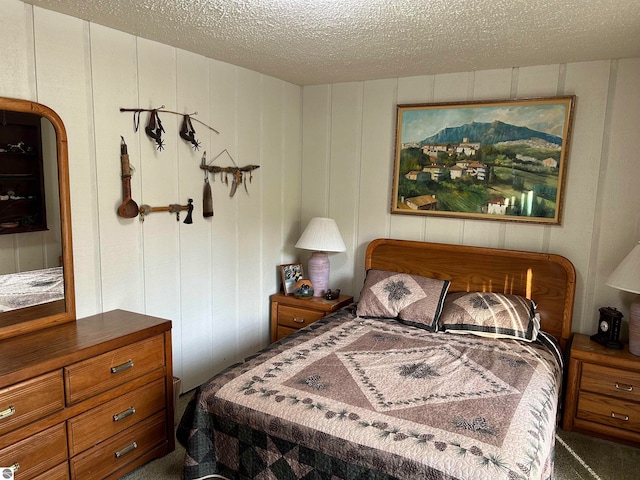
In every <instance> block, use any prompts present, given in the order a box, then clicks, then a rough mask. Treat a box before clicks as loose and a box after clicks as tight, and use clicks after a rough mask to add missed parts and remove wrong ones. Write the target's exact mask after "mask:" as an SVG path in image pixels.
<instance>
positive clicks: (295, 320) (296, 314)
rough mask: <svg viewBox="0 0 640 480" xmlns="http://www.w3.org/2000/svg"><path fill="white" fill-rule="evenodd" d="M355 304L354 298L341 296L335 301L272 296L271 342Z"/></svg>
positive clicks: (317, 298) (321, 298)
mask: <svg viewBox="0 0 640 480" xmlns="http://www.w3.org/2000/svg"><path fill="white" fill-rule="evenodd" d="M350 303H353V297H351V296H348V295H340V296H339V297H338V298H337V299H335V300H325V299H324V297H311V298H296V297H294V296H293V295H285V294H284V293H282V292H280V293H275V294H273V295H271V342H272V343H273V342H275V341H276V340H280V339H281V338H284V337H286V336H287V335H291V334H292V333H295V332H297V331H298V330H300V329H301V328H302V327H306V326H307V325H310V324H312V323H313V322H315V321H317V320H320V319H321V318H322V317H324V316H326V315H329V314H330V313H332V312H335V311H336V310H338V309H339V308H342V307H346V306H347V305H349V304H350Z"/></svg>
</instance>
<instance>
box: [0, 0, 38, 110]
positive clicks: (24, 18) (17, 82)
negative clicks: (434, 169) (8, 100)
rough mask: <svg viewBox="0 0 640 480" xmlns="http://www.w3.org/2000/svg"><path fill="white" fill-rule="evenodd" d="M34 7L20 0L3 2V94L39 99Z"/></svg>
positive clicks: (0, 7) (0, 44)
mask: <svg viewBox="0 0 640 480" xmlns="http://www.w3.org/2000/svg"><path fill="white" fill-rule="evenodd" d="M33 10H34V7H32V6H31V5H28V4H26V3H22V2H19V1H18V0H3V1H2V2H0V18H1V19H2V28H0V56H1V58H2V68H1V69H0V85H2V96H3V97H15V98H24V99H27V100H36V95H37V92H36V85H37V84H36V71H35V58H34V56H33V54H34V45H33Z"/></svg>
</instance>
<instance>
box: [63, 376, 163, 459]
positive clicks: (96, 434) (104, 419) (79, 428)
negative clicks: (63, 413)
mask: <svg viewBox="0 0 640 480" xmlns="http://www.w3.org/2000/svg"><path fill="white" fill-rule="evenodd" d="M164 407H165V391H164V378H159V379H158V380H156V381H154V382H152V383H149V384H147V385H145V386H144V387H141V388H138V389H136V390H133V391H132V392H129V393H127V394H125V395H122V396H121V397H118V398H115V399H113V400H111V401H110V402H107V403H105V404H103V405H100V406H99V407H96V408H94V409H92V410H89V411H88V412H85V413H83V414H81V415H78V416H76V417H73V418H71V419H69V422H68V424H67V426H68V430H69V455H71V456H73V455H76V454H78V453H80V452H82V451H83V450H86V449H87V448H89V447H92V446H93V445H95V444H97V443H99V442H101V441H102V440H104V439H105V438H108V437H110V436H112V435H115V434H116V433H119V432H121V431H123V430H125V429H127V428H129V427H130V426H132V425H133V424H135V423H137V422H139V421H140V420H143V419H145V418H147V417H149V416H151V415H153V414H154V413H156V412H159V411H160V410H163V409H164Z"/></svg>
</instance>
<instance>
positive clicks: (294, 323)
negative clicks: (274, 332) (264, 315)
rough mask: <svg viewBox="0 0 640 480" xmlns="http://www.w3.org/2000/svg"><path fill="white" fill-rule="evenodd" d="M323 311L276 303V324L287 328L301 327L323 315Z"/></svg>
mask: <svg viewBox="0 0 640 480" xmlns="http://www.w3.org/2000/svg"><path fill="white" fill-rule="evenodd" d="M324 315H325V314H324V312H318V311H317V310H307V309H304V308H294V307H288V306H286V305H278V325H279V326H285V327H289V328H295V329H298V328H302V327H306V326H307V325H310V324H312V323H313V322H315V321H316V320H320V319H321V318H322V317H324Z"/></svg>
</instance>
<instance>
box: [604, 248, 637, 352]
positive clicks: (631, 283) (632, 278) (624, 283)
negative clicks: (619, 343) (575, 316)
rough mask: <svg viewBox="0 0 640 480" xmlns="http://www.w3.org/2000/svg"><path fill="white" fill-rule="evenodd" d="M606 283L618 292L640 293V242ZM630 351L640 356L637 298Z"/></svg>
mask: <svg viewBox="0 0 640 480" xmlns="http://www.w3.org/2000/svg"><path fill="white" fill-rule="evenodd" d="M605 283H606V284H607V285H609V286H610V287H613V288H617V289H618V290H624V291H625V292H631V293H640V242H639V243H638V244H637V245H636V246H635V247H634V248H633V250H631V252H630V253H629V255H627V256H626V257H625V258H624V260H622V262H620V265H618V267H617V268H616V269H615V270H614V271H613V273H612V274H611V275H609V278H607V281H606V282H605ZM629 351H630V352H631V353H633V354H634V355H639V356H640V297H637V296H636V298H635V300H634V301H633V303H632V304H631V306H630V307H629Z"/></svg>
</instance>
